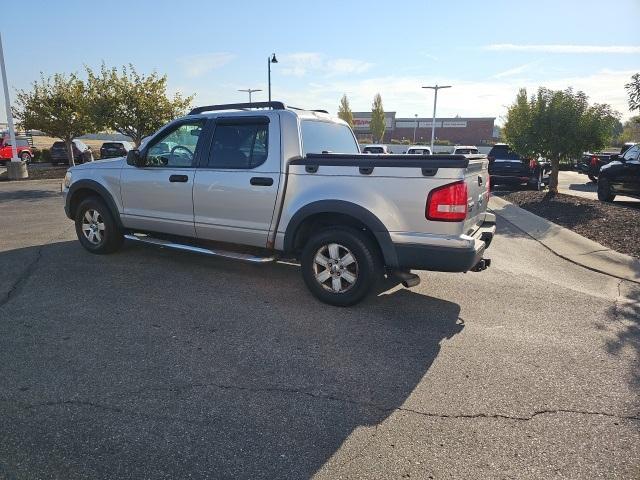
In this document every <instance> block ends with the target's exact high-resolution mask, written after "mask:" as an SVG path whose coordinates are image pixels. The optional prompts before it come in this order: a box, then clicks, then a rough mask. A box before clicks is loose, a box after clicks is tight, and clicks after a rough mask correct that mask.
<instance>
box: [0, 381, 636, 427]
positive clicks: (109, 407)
mask: <svg viewBox="0 0 640 480" xmlns="http://www.w3.org/2000/svg"><path fill="white" fill-rule="evenodd" d="M203 387H204V388H206V387H214V388H219V389H222V390H235V391H247V392H251V393H269V392H272V393H282V394H293V395H303V396H307V397H310V398H313V399H317V400H328V401H336V402H342V403H348V404H351V405H357V406H360V407H366V408H369V409H372V410H376V411H380V412H386V413H389V412H395V411H399V412H405V413H411V414H415V415H420V416H424V417H432V418H439V419H454V420H458V419H504V420H513V421H529V420H533V419H534V418H536V417H538V416H540V415H554V414H562V413H565V414H575V415H590V416H604V417H610V418H617V419H620V420H633V421H640V415H619V414H615V413H609V412H603V411H593V410H578V409H570V408H554V409H543V410H535V411H534V412H532V413H531V414H530V415H526V416H522V415H507V414H502V413H458V414H447V413H434V412H424V411H421V410H416V409H412V408H407V407H402V406H400V407H392V406H386V405H380V404H377V403H373V402H366V401H361V400H354V399H352V398H342V397H338V396H335V395H327V394H322V393H315V392H311V391H308V390H302V389H295V388H283V387H246V386H237V385H227V384H218V383H194V384H188V385H184V386H180V387H169V388H157V389H144V390H139V391H137V392H124V393H126V395H136V394H139V393H142V392H144V391H170V392H171V391H173V392H181V391H182V390H187V389H192V388H203ZM0 402H5V403H14V404H16V405H18V406H19V407H21V408H23V409H32V408H38V407H43V406H55V405H79V406H89V407H94V408H100V409H103V410H108V411H112V412H115V413H131V414H137V415H141V414H142V413H141V412H135V411H127V410H125V409H122V408H121V407H118V406H112V405H107V404H102V403H97V402H91V401H83V400H61V401H49V402H43V403H35V404H30V403H25V402H20V401H16V400H11V399H0ZM146 416H149V415H146ZM179 420H181V421H185V420H183V419H179Z"/></svg>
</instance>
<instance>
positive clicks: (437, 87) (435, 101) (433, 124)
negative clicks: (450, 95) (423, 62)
mask: <svg viewBox="0 0 640 480" xmlns="http://www.w3.org/2000/svg"><path fill="white" fill-rule="evenodd" d="M422 88H430V89H432V90H433V91H434V95H433V120H431V153H433V140H434V139H435V135H436V105H437V104H438V90H440V89H441V88H451V85H438V84H436V85H434V86H432V87H422Z"/></svg>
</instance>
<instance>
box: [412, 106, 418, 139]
mask: <svg viewBox="0 0 640 480" xmlns="http://www.w3.org/2000/svg"><path fill="white" fill-rule="evenodd" d="M415 117H416V122H415V123H414V124H413V144H414V145H415V144H416V129H417V128H418V114H417V113H416V114H415Z"/></svg>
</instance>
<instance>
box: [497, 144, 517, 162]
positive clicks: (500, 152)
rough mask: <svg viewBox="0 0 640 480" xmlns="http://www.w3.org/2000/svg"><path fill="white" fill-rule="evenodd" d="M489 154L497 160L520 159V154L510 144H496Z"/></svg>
mask: <svg viewBox="0 0 640 480" xmlns="http://www.w3.org/2000/svg"><path fill="white" fill-rule="evenodd" d="M489 156H490V157H494V158H495V159H496V160H520V155H518V154H517V153H516V152H514V151H513V150H511V148H509V146H508V145H494V146H493V147H492V148H491V151H490V152H489Z"/></svg>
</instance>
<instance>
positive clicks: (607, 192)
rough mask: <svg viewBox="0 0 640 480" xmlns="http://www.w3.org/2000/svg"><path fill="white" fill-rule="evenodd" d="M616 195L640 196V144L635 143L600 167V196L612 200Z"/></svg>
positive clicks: (605, 200)
mask: <svg viewBox="0 0 640 480" xmlns="http://www.w3.org/2000/svg"><path fill="white" fill-rule="evenodd" d="M616 195H625V196H627V197H635V198H640V144H637V145H634V146H633V147H631V148H629V149H628V150H627V151H625V152H624V153H623V154H622V155H619V156H618V157H616V159H615V160H612V161H611V162H609V163H607V164H606V165H604V166H603V167H602V168H601V169H600V175H599V176H598V198H599V199H600V200H601V201H603V202H612V201H613V199H614V198H616Z"/></svg>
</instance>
